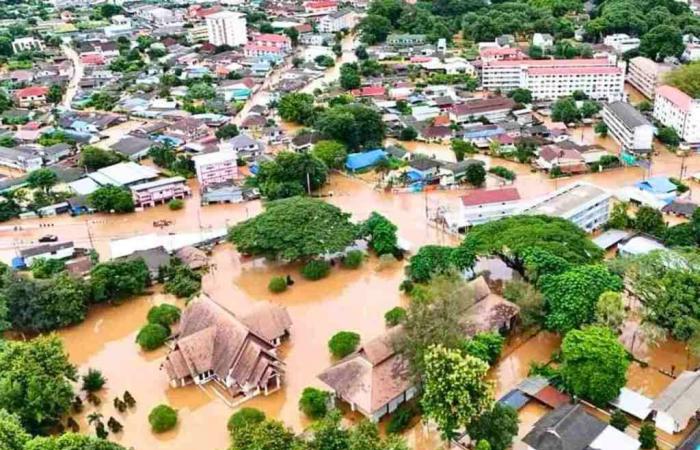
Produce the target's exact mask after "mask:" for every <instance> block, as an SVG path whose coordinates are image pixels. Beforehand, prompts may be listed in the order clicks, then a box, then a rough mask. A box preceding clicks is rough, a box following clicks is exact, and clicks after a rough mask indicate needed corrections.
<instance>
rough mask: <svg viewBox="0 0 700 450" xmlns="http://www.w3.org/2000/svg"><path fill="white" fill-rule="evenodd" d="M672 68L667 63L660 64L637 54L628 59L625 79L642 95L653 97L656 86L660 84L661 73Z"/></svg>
mask: <svg viewBox="0 0 700 450" xmlns="http://www.w3.org/2000/svg"><path fill="white" fill-rule="evenodd" d="M672 68H673V67H672V66H670V65H669V64H661V63H657V62H655V61H653V60H651V59H649V58H645V57H643V56H637V57H636V58H632V59H630V61H629V64H628V66H627V81H628V82H629V84H631V85H632V86H634V87H635V88H637V90H638V91H639V92H641V93H642V95H644V96H645V97H647V98H649V99H653V98H654V95H655V93H656V88H657V86H659V85H661V82H662V78H663V75H664V74H665V73H666V72H668V71H669V70H671V69H672Z"/></svg>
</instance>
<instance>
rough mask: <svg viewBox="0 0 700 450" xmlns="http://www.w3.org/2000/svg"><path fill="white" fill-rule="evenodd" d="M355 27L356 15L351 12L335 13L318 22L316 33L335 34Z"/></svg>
mask: <svg viewBox="0 0 700 450" xmlns="http://www.w3.org/2000/svg"><path fill="white" fill-rule="evenodd" d="M355 25H357V15H356V14H355V13H354V12H353V11H348V10H342V11H335V12H333V13H330V14H328V15H327V16H323V17H321V20H319V21H318V31H319V32H321V33H337V32H338V31H342V30H351V29H353V28H354V27H355Z"/></svg>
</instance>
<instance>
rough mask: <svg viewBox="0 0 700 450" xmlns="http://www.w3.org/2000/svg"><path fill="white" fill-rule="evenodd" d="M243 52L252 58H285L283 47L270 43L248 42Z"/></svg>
mask: <svg viewBox="0 0 700 450" xmlns="http://www.w3.org/2000/svg"><path fill="white" fill-rule="evenodd" d="M243 54H244V55H245V56H248V57H250V58H257V57H263V58H270V59H273V60H280V59H282V58H284V50H283V49H281V48H280V47H273V46H269V45H256V44H246V45H245V47H243Z"/></svg>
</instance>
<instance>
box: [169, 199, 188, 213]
mask: <svg viewBox="0 0 700 450" xmlns="http://www.w3.org/2000/svg"><path fill="white" fill-rule="evenodd" d="M184 207H185V201H184V200H181V199H179V198H174V199H172V200H170V201H169V202H168V208H170V210H171V211H177V210H179V209H182V208H184Z"/></svg>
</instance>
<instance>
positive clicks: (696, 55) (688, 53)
mask: <svg viewBox="0 0 700 450" xmlns="http://www.w3.org/2000/svg"><path fill="white" fill-rule="evenodd" d="M681 59H682V60H683V61H686V62H693V61H698V60H700V44H692V43H689V44H686V46H685V50H683V54H682V55H681Z"/></svg>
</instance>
